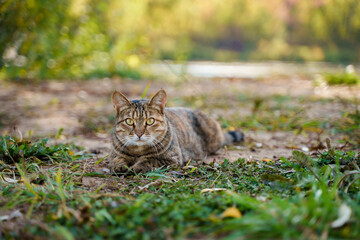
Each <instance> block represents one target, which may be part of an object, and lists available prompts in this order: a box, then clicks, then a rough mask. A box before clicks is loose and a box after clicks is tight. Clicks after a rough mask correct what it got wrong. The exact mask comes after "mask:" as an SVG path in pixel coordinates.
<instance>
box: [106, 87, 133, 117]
mask: <svg viewBox="0 0 360 240" xmlns="http://www.w3.org/2000/svg"><path fill="white" fill-rule="evenodd" d="M111 98H112V102H113V104H114V108H115V109H116V112H121V111H122V110H123V109H124V108H126V107H128V106H130V101H129V99H127V97H125V96H124V95H123V94H122V93H121V92H118V91H116V90H115V91H114V92H113V94H112V97H111Z"/></svg>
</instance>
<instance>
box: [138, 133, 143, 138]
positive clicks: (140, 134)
mask: <svg viewBox="0 0 360 240" xmlns="http://www.w3.org/2000/svg"><path fill="white" fill-rule="evenodd" d="M136 135H137V136H138V137H139V138H141V136H142V135H144V133H143V132H136Z"/></svg>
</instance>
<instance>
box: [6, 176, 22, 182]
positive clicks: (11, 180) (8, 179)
mask: <svg viewBox="0 0 360 240" xmlns="http://www.w3.org/2000/svg"><path fill="white" fill-rule="evenodd" d="M4 181H5V182H8V183H17V182H19V180H16V179H12V178H8V177H4Z"/></svg>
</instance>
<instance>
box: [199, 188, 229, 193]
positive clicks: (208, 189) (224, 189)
mask: <svg viewBox="0 0 360 240" xmlns="http://www.w3.org/2000/svg"><path fill="white" fill-rule="evenodd" d="M226 190H227V189H226V188H204V189H203V190H201V191H200V193H206V192H218V191H226Z"/></svg>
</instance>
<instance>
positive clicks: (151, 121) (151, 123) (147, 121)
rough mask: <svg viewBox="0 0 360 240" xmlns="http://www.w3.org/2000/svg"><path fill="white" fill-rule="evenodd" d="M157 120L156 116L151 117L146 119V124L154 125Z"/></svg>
mask: <svg viewBox="0 0 360 240" xmlns="http://www.w3.org/2000/svg"><path fill="white" fill-rule="evenodd" d="M154 122H155V119H154V118H149V119H148V120H146V125H153V124H154Z"/></svg>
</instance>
